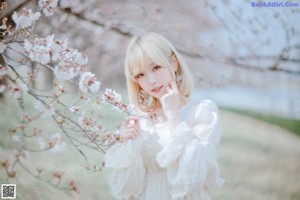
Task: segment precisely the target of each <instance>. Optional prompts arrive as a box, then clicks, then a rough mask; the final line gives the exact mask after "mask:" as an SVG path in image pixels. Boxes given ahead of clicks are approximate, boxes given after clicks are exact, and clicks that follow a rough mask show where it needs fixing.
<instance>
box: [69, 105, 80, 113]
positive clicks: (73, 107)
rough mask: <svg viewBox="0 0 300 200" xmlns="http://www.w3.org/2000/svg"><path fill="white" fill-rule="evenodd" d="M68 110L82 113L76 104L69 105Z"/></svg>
mask: <svg viewBox="0 0 300 200" xmlns="http://www.w3.org/2000/svg"><path fill="white" fill-rule="evenodd" d="M69 111H70V112H72V113H77V114H83V112H82V111H81V108H80V107H78V106H72V107H70V108H69Z"/></svg>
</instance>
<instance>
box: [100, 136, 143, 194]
mask: <svg viewBox="0 0 300 200" xmlns="http://www.w3.org/2000/svg"><path fill="white" fill-rule="evenodd" d="M141 146H142V140H141V138H140V137H139V138H137V139H135V140H128V141H127V142H126V143H123V144H115V145H114V146H112V147H111V148H110V149H109V151H107V152H106V154H105V165H106V167H111V168H113V169H114V171H113V173H112V176H111V178H110V181H109V186H110V189H111V193H112V196H113V197H114V198H116V199H117V200H127V199H130V200H137V199H139V196H140V194H141V193H142V191H143V188H144V180H145V168H144V164H143V158H142V155H141Z"/></svg>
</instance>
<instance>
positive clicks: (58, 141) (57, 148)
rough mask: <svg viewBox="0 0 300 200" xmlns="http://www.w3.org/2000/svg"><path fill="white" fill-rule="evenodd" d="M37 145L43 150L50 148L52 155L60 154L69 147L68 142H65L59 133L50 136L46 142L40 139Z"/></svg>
mask: <svg viewBox="0 0 300 200" xmlns="http://www.w3.org/2000/svg"><path fill="white" fill-rule="evenodd" d="M37 143H38V145H39V147H40V149H41V150H43V149H46V148H50V152H51V153H60V152H62V151H63V150H64V149H65V146H66V145H67V143H66V142H63V137H62V136H61V135H60V134H59V133H56V134H52V135H50V136H49V138H48V139H47V140H46V141H45V140H44V139H43V138H38V140H37Z"/></svg>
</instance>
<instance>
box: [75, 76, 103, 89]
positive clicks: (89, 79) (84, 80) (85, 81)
mask: <svg viewBox="0 0 300 200" xmlns="http://www.w3.org/2000/svg"><path fill="white" fill-rule="evenodd" d="M100 85H101V83H100V82H99V81H97V79H96V77H95V75H94V74H93V73H91V72H85V73H83V74H82V75H81V77H80V81H79V89H80V90H81V91H82V92H87V91H88V90H90V91H91V92H93V93H96V92H98V90H99V89H100Z"/></svg>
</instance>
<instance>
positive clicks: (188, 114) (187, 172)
mask: <svg viewBox="0 0 300 200" xmlns="http://www.w3.org/2000/svg"><path fill="white" fill-rule="evenodd" d="M179 113H180V116H181V120H182V122H181V123H180V124H179V125H178V126H177V127H176V128H175V131H174V132H173V133H170V131H169V126H168V124H167V122H162V123H158V124H155V125H153V124H152V122H151V121H150V120H148V119H146V118H141V119H140V124H141V128H142V133H141V134H140V135H139V136H138V137H137V138H136V139H134V140H128V141H127V142H126V143H118V144H115V145H113V146H112V147H111V148H110V149H109V151H108V152H107V153H106V155H105V164H106V167H111V168H113V169H114V171H113V174H112V176H111V178H110V182H109V185H110V189H111V193H112V196H113V197H114V198H115V199H117V200H129V199H130V200H132V199H133V200H136V199H138V200H175V199H176V200H210V199H211V192H212V191H213V190H214V189H215V188H217V187H219V186H221V185H222V184H223V179H221V178H219V165H218V162H217V154H216V146H217V145H218V144H219V141H220V138H221V135H220V128H219V113H218V108H217V106H216V105H215V104H214V103H213V102H212V101H210V100H204V101H201V102H198V101H196V100H190V101H189V102H188V103H187V104H186V105H185V106H183V107H182V108H181V109H180V111H179Z"/></svg>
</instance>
